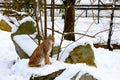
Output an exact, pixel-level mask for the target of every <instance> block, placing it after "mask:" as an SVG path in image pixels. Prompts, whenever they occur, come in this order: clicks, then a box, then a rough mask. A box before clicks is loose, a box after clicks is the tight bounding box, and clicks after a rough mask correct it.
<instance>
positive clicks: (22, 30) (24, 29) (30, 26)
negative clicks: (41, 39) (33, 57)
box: [14, 21, 36, 35]
mask: <svg viewBox="0 0 120 80" xmlns="http://www.w3.org/2000/svg"><path fill="white" fill-rule="evenodd" d="M35 32H36V28H35V27H34V23H33V22H30V21H27V22H25V23H23V24H21V25H20V26H19V28H18V30H17V31H16V32H15V33H14V34H15V35H20V34H33V33H35Z"/></svg>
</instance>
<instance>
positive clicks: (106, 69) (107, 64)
mask: <svg viewBox="0 0 120 80" xmlns="http://www.w3.org/2000/svg"><path fill="white" fill-rule="evenodd" d="M0 33H1V34H0V44H1V45H0V49H1V51H0V64H1V66H0V72H1V73H0V80H7V79H9V80H29V78H30V76H31V75H32V74H34V75H40V76H42V75H47V74H50V73H52V72H55V71H58V70H60V69H66V70H65V71H64V72H63V73H62V74H61V75H60V76H58V77H56V78H55V80H70V79H71V78H72V77H73V76H74V75H75V74H76V73H78V72H79V76H78V78H79V77H80V76H81V75H83V74H84V73H86V72H87V73H89V74H91V75H93V76H94V77H95V78H97V79H98V80H119V78H120V71H119V69H120V52H119V51H117V52H110V51H108V50H106V49H103V48H98V49H96V48H93V50H94V53H95V63H96V65H97V67H91V66H87V65H86V64H84V63H79V64H66V63H63V62H61V61H56V59H54V58H51V59H50V61H51V62H52V65H44V66H42V67H39V68H31V67H28V61H29V59H22V60H20V59H18V56H17V54H16V52H15V49H14V45H13V43H12V41H11V38H10V34H11V33H9V32H4V31H0ZM26 38H27V37H26ZM18 39H19V38H18ZM22 41H23V40H22ZM88 41H89V39H88ZM23 43H24V42H23ZM83 43H84V42H83ZM83 43H81V41H78V42H76V43H74V44H73V45H74V46H75V45H76V44H83ZM73 45H71V46H72V47H73ZM72 47H71V49H72ZM67 51H68V52H69V48H68V50H66V52H67ZM66 52H64V53H66ZM5 54H6V55H5ZM13 63H15V64H13Z"/></svg>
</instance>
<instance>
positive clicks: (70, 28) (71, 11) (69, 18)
mask: <svg viewBox="0 0 120 80" xmlns="http://www.w3.org/2000/svg"><path fill="white" fill-rule="evenodd" d="M72 1H74V0H72ZM64 4H65V25H64V33H70V32H74V21H75V19H74V18H75V3H72V4H71V3H70V2H69V0H66V3H64ZM64 39H66V40H72V41H75V36H74V34H73V33H72V34H66V35H64Z"/></svg>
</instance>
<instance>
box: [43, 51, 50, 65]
mask: <svg viewBox="0 0 120 80" xmlns="http://www.w3.org/2000/svg"><path fill="white" fill-rule="evenodd" d="M44 57H45V59H44V60H45V64H51V62H50V60H49V54H48V53H47V54H46V55H45V56H44Z"/></svg>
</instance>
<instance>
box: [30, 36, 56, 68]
mask: <svg viewBox="0 0 120 80" xmlns="http://www.w3.org/2000/svg"><path fill="white" fill-rule="evenodd" d="M53 43H54V37H53V36H51V35H50V36H48V37H47V38H46V39H45V40H44V41H43V42H42V43H41V44H40V45H38V47H37V48H36V49H35V50H34V52H33V54H32V55H31V57H30V60H29V63H28V65H29V66H30V67H39V66H41V64H40V63H41V62H42V60H43V59H44V62H45V64H51V62H50V60H49V55H50V52H51V50H52V44H53Z"/></svg>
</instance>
